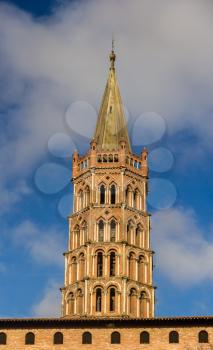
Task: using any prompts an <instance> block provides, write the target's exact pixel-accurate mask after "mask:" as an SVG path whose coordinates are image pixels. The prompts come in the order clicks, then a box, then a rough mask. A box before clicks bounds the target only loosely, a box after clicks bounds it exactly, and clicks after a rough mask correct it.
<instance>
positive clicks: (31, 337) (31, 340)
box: [25, 332, 35, 345]
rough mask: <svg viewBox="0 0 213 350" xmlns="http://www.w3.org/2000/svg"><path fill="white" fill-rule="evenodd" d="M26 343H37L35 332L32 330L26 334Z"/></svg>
mask: <svg viewBox="0 0 213 350" xmlns="http://www.w3.org/2000/svg"><path fill="white" fill-rule="evenodd" d="M25 344H27V345H32V344H35V334H34V333H32V332H29V333H27V334H26V335H25Z"/></svg>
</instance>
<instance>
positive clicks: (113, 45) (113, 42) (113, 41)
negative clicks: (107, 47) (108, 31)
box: [112, 36, 115, 51]
mask: <svg viewBox="0 0 213 350" xmlns="http://www.w3.org/2000/svg"><path fill="white" fill-rule="evenodd" d="M114 49H115V39H114V36H112V51H114Z"/></svg>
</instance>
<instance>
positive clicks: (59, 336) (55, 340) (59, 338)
mask: <svg viewBox="0 0 213 350" xmlns="http://www.w3.org/2000/svg"><path fill="white" fill-rule="evenodd" d="M63 342H64V336H63V334H62V333H61V332H56V333H55V334H54V337H53V344H63Z"/></svg>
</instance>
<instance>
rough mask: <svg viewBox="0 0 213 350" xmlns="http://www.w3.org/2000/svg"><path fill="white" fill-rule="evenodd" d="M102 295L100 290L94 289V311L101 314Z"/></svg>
mask: <svg viewBox="0 0 213 350" xmlns="http://www.w3.org/2000/svg"><path fill="white" fill-rule="evenodd" d="M101 304H102V293H101V288H98V289H96V311H97V312H101Z"/></svg>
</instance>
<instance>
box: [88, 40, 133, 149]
mask: <svg viewBox="0 0 213 350" xmlns="http://www.w3.org/2000/svg"><path fill="white" fill-rule="evenodd" d="M109 58H110V69H109V76H108V81H107V84H106V88H105V92H104V95H103V99H102V103H101V107H100V111H99V115H98V120H97V124H96V130H95V135H94V139H95V140H96V142H97V150H99V151H107V150H108V151H112V150H118V149H119V147H120V145H119V144H120V141H125V143H126V149H127V150H128V151H130V152H131V145H130V141H129V136H128V129H127V125H126V121H125V116H124V109H123V104H122V100H121V96H120V91H119V87H118V83H117V78H116V73H115V59H116V55H115V51H114V40H113V41H112V51H111V53H110V56H109Z"/></svg>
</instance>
